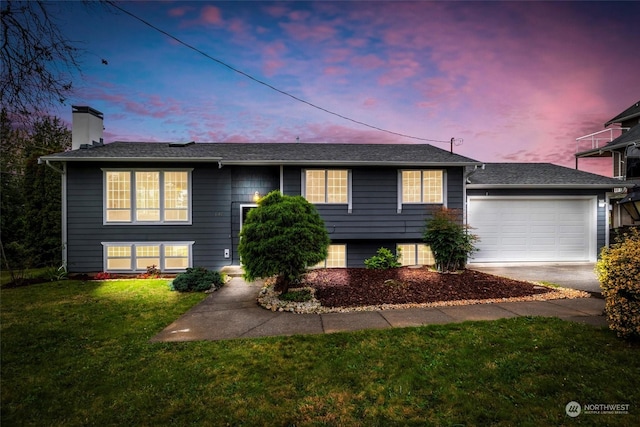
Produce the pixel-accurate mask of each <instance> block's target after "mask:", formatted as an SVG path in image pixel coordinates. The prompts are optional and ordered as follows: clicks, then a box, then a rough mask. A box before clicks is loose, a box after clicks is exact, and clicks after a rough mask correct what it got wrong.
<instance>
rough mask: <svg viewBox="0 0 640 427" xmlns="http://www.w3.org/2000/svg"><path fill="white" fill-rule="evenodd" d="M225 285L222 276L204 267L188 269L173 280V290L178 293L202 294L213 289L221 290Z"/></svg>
mask: <svg viewBox="0 0 640 427" xmlns="http://www.w3.org/2000/svg"><path fill="white" fill-rule="evenodd" d="M223 284H224V280H223V278H222V275H221V274H220V273H218V272H217V271H211V270H207V269H206V268H204V267H196V268H187V271H186V272H185V273H180V274H178V275H177V276H176V278H175V279H173V282H172V283H171V290H173V291H178V292H202V291H207V290H209V289H211V288H216V289H217V288H220V287H222V285H223Z"/></svg>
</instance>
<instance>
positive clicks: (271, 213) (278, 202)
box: [238, 191, 330, 293]
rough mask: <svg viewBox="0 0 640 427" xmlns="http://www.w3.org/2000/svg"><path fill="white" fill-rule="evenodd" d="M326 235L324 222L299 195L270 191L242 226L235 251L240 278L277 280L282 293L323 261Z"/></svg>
mask: <svg viewBox="0 0 640 427" xmlns="http://www.w3.org/2000/svg"><path fill="white" fill-rule="evenodd" d="M329 243H330V240H329V234H328V233H327V230H326V228H325V225H324V221H323V220H322V218H321V217H320V214H319V213H318V211H317V210H316V207H315V206H314V205H312V204H311V203H309V202H308V201H307V200H306V199H305V198H304V197H302V196H287V195H282V194H281V193H280V192H279V191H272V192H271V193H269V194H267V195H266V196H265V197H263V198H262V199H260V201H258V207H257V208H255V209H252V210H251V211H249V213H248V214H247V219H246V220H245V222H244V223H243V224H242V231H241V232H240V244H239V246H238V252H239V253H240V257H241V258H242V265H243V268H244V277H245V279H246V280H255V279H257V278H258V277H265V278H266V277H272V276H276V277H277V282H276V288H277V289H278V290H280V291H282V293H285V292H287V290H288V289H289V286H290V285H291V284H292V283H294V282H296V281H297V280H298V279H299V278H300V276H301V275H302V274H303V273H304V272H305V271H306V269H307V267H310V266H313V265H316V264H317V263H319V262H320V261H323V260H324V259H325V258H327V250H328V247H329Z"/></svg>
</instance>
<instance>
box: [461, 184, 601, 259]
mask: <svg viewBox="0 0 640 427" xmlns="http://www.w3.org/2000/svg"><path fill="white" fill-rule="evenodd" d="M467 196H560V197H561V196H597V197H598V205H597V206H598V208H597V209H598V213H597V218H598V219H597V242H596V249H597V253H598V256H600V251H601V250H602V248H603V247H604V246H606V243H607V234H608V231H609V230H608V221H607V215H608V208H607V206H606V204H605V203H604V201H605V200H606V191H605V190H571V189H560V190H548V189H490V190H480V189H467ZM601 201H602V202H603V203H600V202H601Z"/></svg>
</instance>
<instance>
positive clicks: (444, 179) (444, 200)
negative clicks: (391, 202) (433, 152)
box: [397, 169, 448, 213]
mask: <svg viewBox="0 0 640 427" xmlns="http://www.w3.org/2000/svg"><path fill="white" fill-rule="evenodd" d="M405 171H413V172H415V171H420V172H422V171H441V172H442V203H427V202H413V203H404V202H403V201H402V195H403V194H402V190H403V188H402V172H405ZM421 181H422V180H421ZM397 182H398V206H397V212H398V213H402V206H403V205H442V206H444V207H445V208H446V207H447V202H448V200H447V193H448V188H447V170H446V169H398V180H397ZM421 197H422V195H421Z"/></svg>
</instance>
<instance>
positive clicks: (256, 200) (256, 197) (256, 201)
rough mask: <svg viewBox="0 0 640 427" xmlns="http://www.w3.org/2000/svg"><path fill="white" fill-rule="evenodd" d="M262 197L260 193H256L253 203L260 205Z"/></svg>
mask: <svg viewBox="0 0 640 427" xmlns="http://www.w3.org/2000/svg"><path fill="white" fill-rule="evenodd" d="M261 197H262V196H260V193H259V192H257V191H256V192H255V193H253V202H254V203H258V200H260V198H261Z"/></svg>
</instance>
